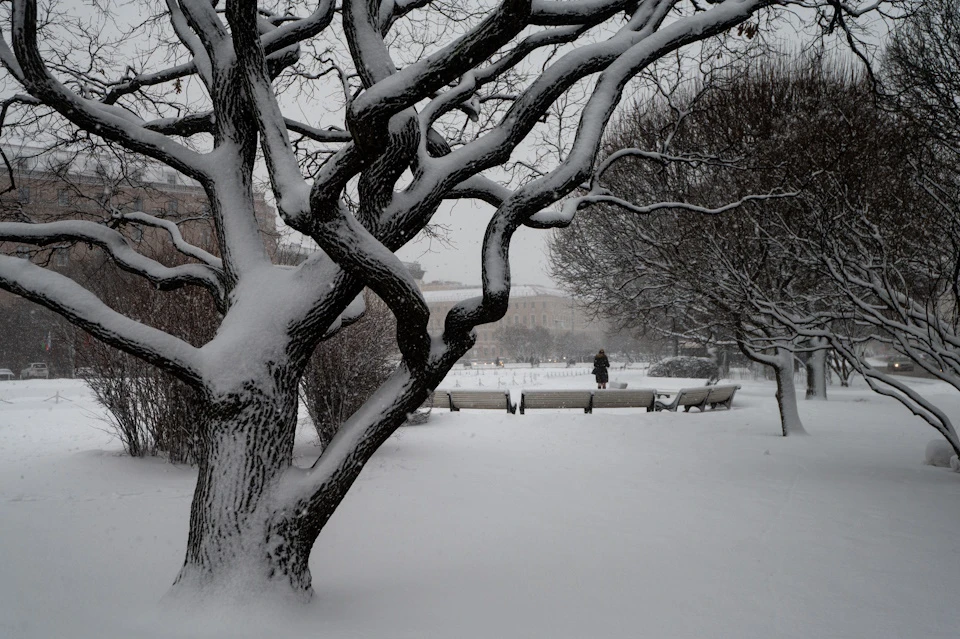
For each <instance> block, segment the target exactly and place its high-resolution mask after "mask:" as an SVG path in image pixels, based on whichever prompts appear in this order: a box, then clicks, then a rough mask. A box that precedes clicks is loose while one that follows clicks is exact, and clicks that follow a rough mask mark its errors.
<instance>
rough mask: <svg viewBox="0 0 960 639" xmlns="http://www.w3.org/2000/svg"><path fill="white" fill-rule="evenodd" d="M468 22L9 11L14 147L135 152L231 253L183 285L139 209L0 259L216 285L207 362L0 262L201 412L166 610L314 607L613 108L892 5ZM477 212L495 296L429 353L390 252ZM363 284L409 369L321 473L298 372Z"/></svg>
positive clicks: (719, 7)
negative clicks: (97, 257)
mask: <svg viewBox="0 0 960 639" xmlns="http://www.w3.org/2000/svg"><path fill="white" fill-rule="evenodd" d="M466 4H467V3H454V2H448V1H446V0H435V1H430V0H344V1H343V2H341V3H335V2H333V1H332V0H317V1H316V2H307V1H306V0H304V1H298V0H293V1H290V2H283V3H280V2H264V3H257V2H253V1H252V0H245V1H244V0H228V1H227V2H225V3H222V2H218V1H217V0H213V1H211V0H167V1H166V2H165V3H163V4H162V6H161V7H160V8H157V7H156V5H153V4H146V3H144V4H143V5H142V8H143V10H144V12H145V14H144V15H137V16H134V17H132V18H131V19H130V21H129V22H125V21H124V20H123V19H122V14H120V13H111V12H110V11H109V8H110V4H109V3H107V2H97V3H89V4H88V3H83V4H79V5H78V6H72V5H70V4H69V3H57V2H52V1H51V2H44V3H42V4H40V3H38V2H37V0H12V1H11V2H4V3H3V4H2V8H0V10H2V11H3V22H4V24H5V28H4V33H3V35H4V37H3V39H2V41H0V62H2V64H3V67H4V68H5V70H6V78H5V86H6V87H7V88H8V89H9V91H8V93H7V99H6V101H5V103H4V109H3V112H2V114H0V118H2V119H3V122H4V124H5V127H6V129H5V130H9V128H10V127H11V126H12V125H19V126H20V127H21V128H22V131H21V134H23V135H27V134H28V133H27V130H28V129H29V128H30V127H31V126H33V135H35V136H36V137H37V138H38V139H40V138H43V136H56V137H58V140H64V139H66V141H67V142H70V143H77V144H79V143H86V142H87V141H93V142H95V143H97V144H103V145H105V146H106V147H107V148H110V149H121V150H123V151H124V152H126V153H132V154H135V155H139V156H142V157H144V158H147V159H149V160H150V161H151V162H158V163H161V164H163V165H166V166H167V167H169V168H170V169H171V170H173V171H175V172H179V173H180V174H182V175H183V176H186V177H187V178H189V179H192V180H195V181H196V182H197V183H199V184H200V185H201V186H202V187H203V189H204V190H205V192H206V194H207V197H208V199H209V208H210V210H209V214H210V216H211V217H212V219H213V221H214V225H215V230H216V240H217V245H218V248H219V254H218V255H213V254H211V253H209V252H207V251H202V250H199V249H197V248H196V247H193V246H190V245H189V244H188V243H186V242H185V241H184V240H183V238H182V237H179V236H178V235H177V234H176V233H174V232H171V233H170V239H171V243H172V244H173V246H174V247H175V248H176V249H177V250H179V251H181V252H182V253H183V254H184V255H185V256H186V257H187V258H188V261H187V263H184V264H180V265H177V266H167V265H165V264H162V263H160V262H157V261H155V260H153V259H151V258H150V257H148V256H145V255H143V254H140V253H138V252H137V250H136V248H135V247H134V246H132V245H131V244H130V243H128V242H127V241H126V240H125V239H124V236H123V235H121V234H120V233H119V232H118V231H117V230H116V229H115V228H114V226H115V223H116V222H117V221H118V220H119V221H122V222H123V223H125V224H146V225H154V226H159V227H161V228H164V224H163V220H159V219H157V218H156V217H151V216H150V215H148V214H146V213H143V212H135V213H132V214H131V213H124V212H120V211H117V212H115V214H114V215H115V216H116V219H114V220H110V222H112V223H113V224H108V223H99V222H97V221H95V220H89V219H71V218H70V217H69V215H68V214H67V212H66V211H64V216H63V217H62V218H61V219H52V220H46V221H5V222H2V223H0V241H3V242H6V243H7V244H6V246H10V245H11V244H10V243H19V244H23V245H46V244H49V243H52V242H66V243H69V242H82V243H87V244H90V245H92V246H95V247H98V249H99V250H100V251H102V252H103V253H104V254H105V255H107V256H108V257H109V258H110V259H112V260H113V261H114V262H116V264H117V265H118V266H119V267H120V268H123V269H124V270H127V271H129V272H131V273H134V274H137V275H140V276H142V277H143V278H145V279H146V280H148V281H150V282H152V283H153V284H155V285H156V286H157V287H158V288H159V289H170V288H177V287H182V286H193V287H200V288H201V289H203V290H205V291H206V292H207V293H208V294H209V296H210V299H211V303H212V304H213V305H215V306H216V307H217V308H218V309H219V310H220V311H221V313H222V320H221V323H220V326H219V329H218V331H217V333H216V336H215V337H214V338H213V339H212V340H210V341H209V342H207V343H205V344H203V345H201V346H193V345H191V344H188V343H186V342H185V341H183V340H181V339H178V338H176V337H175V336H173V335H171V334H169V333H166V332H164V331H162V330H159V329H158V328H155V327H153V326H151V325H150V323H149V318H135V317H129V316H126V315H124V314H122V313H120V312H117V311H116V310H114V309H112V308H111V307H110V306H109V305H108V304H106V303H105V302H104V301H103V300H101V299H99V298H97V297H96V296H95V295H93V294H92V293H90V292H89V291H87V290H86V289H84V288H83V287H82V286H80V285H79V284H78V283H77V282H75V281H73V280H71V279H69V278H67V277H65V276H62V275H60V274H58V273H56V272H54V271H52V270H48V269H45V268H43V267H42V266H40V265H38V264H35V263H33V262H31V261H29V260H23V259H17V258H15V257H12V256H9V255H0V287H2V288H4V289H6V290H8V291H11V292H13V293H16V294H18V295H21V296H23V297H25V298H28V299H30V300H33V301H35V302H37V303H39V304H41V305H44V306H46V307H47V308H50V309H52V310H54V311H56V312H58V313H60V314H61V315H63V316H64V317H66V318H67V319H68V320H69V321H71V322H73V323H74V324H75V325H76V326H78V327H80V328H81V329H83V330H85V331H87V332H88V333H90V334H91V335H92V336H94V337H96V338H97V339H100V340H102V341H104V342H106V343H108V344H110V345H112V346H115V347H116V348H119V349H121V350H124V351H126V352H128V353H130V354H132V355H135V356H137V357H140V358H142V359H144V360H145V361H147V362H150V363H152V364H154V365H156V366H158V367H160V368H162V369H164V370H166V371H168V372H170V373H172V374H174V375H176V376H177V377H178V378H179V379H181V380H183V381H184V382H186V383H187V384H189V385H191V386H192V387H193V388H195V389H196V390H197V391H198V392H199V393H200V394H201V396H202V398H203V404H204V406H205V409H204V410H203V411H202V414H200V415H198V416H197V419H198V432H199V436H200V438H201V447H202V450H201V453H200V460H199V479H198V482H197V488H196V492H195V496H194V500H193V505H192V508H191V516H190V530H189V537H188V542H187V552H186V559H185V562H184V565H183V567H182V569H181V571H180V574H179V576H178V577H177V580H176V583H175V585H174V587H173V594H174V595H178V594H179V595H184V594H185V593H189V592H194V591H195V589H205V590H206V591H207V592H211V591H213V592H223V593H224V594H227V593H234V592H235V589H236V588H237V587H242V588H243V590H244V591H245V592H246V593H248V594H249V593H254V592H260V593H269V592H273V593H278V594H289V593H291V592H292V593H296V594H298V595H300V596H301V597H309V596H310V594H311V592H312V589H311V576H310V569H309V564H308V561H309V556H310V549H311V547H312V546H313V544H314V541H315V540H316V539H317V537H318V535H319V534H320V531H321V530H322V529H323V527H324V526H325V524H326V523H327V521H328V520H329V519H330V517H331V515H332V514H333V512H334V511H335V509H336V508H337V507H338V505H339V504H340V503H341V501H342V500H343V498H344V496H345V495H346V494H347V491H348V490H349V489H350V487H351V485H352V484H353V482H354V481H355V480H356V478H357V476H358V475H359V473H360V471H361V469H362V468H363V466H364V464H365V463H366V462H367V460H369V459H370V456H371V455H372V454H373V453H374V452H375V451H376V450H377V448H378V447H379V446H380V445H381V444H382V443H383V442H384V441H385V440H386V438H387V437H389V436H390V435H391V434H392V433H393V432H394V430H395V429H396V428H397V427H398V426H399V425H401V424H402V423H403V422H404V420H405V418H406V416H407V414H408V413H410V412H412V411H413V410H415V409H416V407H417V406H419V405H420V404H421V403H422V402H423V401H424V399H425V398H426V397H427V396H428V395H429V393H430V391H431V389H433V388H435V387H436V385H437V384H438V383H439V382H440V381H441V380H442V379H443V377H444V375H445V374H446V373H447V372H448V371H449V369H450V368H451V366H453V364H454V362H456V361H457V360H458V359H459V358H460V357H461V356H462V355H463V354H464V353H466V352H467V351H468V350H469V349H470V348H471V346H472V345H473V343H474V341H475V332H474V329H475V327H476V326H478V325H481V324H485V323H489V322H493V321H496V320H498V319H500V318H501V317H502V316H503V315H504V313H505V311H506V309H507V304H508V298H509V294H510V269H509V250H510V242H511V238H512V237H513V234H514V233H515V231H516V230H517V229H518V228H520V227H521V226H528V227H534V228H540V229H548V228H553V227H556V226H559V225H564V224H567V223H569V221H570V218H571V216H572V212H571V211H570V210H561V211H552V210H551V207H552V206H554V205H555V203H556V202H558V201H559V200H560V199H562V198H564V197H565V196H567V195H568V194H570V193H571V192H573V191H574V190H575V189H577V188H579V187H581V185H583V184H584V183H585V181H586V180H587V179H588V178H589V176H590V174H591V171H592V169H593V167H594V160H595V158H596V155H597V151H598V148H599V146H600V143H601V139H602V136H603V132H604V128H605V125H606V123H607V122H608V121H609V119H610V118H611V115H612V114H613V113H614V110H615V109H616V108H617V105H618V103H619V101H620V98H621V95H622V93H623V92H624V90H625V88H626V87H628V86H631V85H630V82H631V81H632V80H634V79H635V78H637V77H638V75H639V74H641V73H642V72H644V71H645V70H647V69H649V68H650V65H651V64H653V63H654V62H655V61H657V60H658V59H661V58H663V57H664V56H667V55H670V54H673V53H674V52H676V51H678V50H680V49H682V48H684V47H688V46H697V43H701V42H703V41H705V40H708V39H712V41H714V42H717V39H718V38H721V39H726V40H727V44H728V45H729V46H728V47H720V48H719V49H717V50H718V51H723V50H730V49H731V48H736V43H737V39H738V38H741V39H742V38H745V37H747V36H752V35H753V34H755V33H756V32H757V30H758V29H760V30H764V29H766V28H767V27H768V26H769V25H771V24H774V23H776V21H777V19H778V18H779V17H780V16H782V15H783V13H784V12H786V11H789V10H790V9H792V8H797V10H798V11H800V12H801V14H802V15H801V19H802V18H803V17H804V16H805V17H806V18H808V19H810V21H811V24H824V25H827V27H828V29H831V30H835V29H836V28H838V27H839V28H840V29H846V28H847V27H848V26H849V24H850V23H851V21H853V20H854V19H855V18H857V17H860V16H861V15H863V14H864V13H866V12H870V11H873V10H876V9H877V8H881V7H883V6H884V5H886V4H888V3H886V2H884V1H883V0H867V1H864V2H859V1H856V0H854V1H852V2H837V1H835V0H824V1H823V2H819V1H817V0H814V1H813V2H804V3H795V2H792V1H788V0H723V1H717V0H706V1H705V2H699V1H694V0H640V1H637V0H581V1H567V2H559V1H557V2H555V1H550V0H504V1H503V2H478V3H470V4H469V6H463V5H466ZM93 11H97V13H90V12H93ZM76 12H87V13H85V14H82V15H77V14H76ZM150 12H153V13H155V14H156V15H152V14H151V13H150ZM125 25H128V26H125ZM738 25H745V28H744V29H741V30H740V33H739V35H738V34H737V32H736V31H735V30H734V31H731V30H732V29H734V28H735V27H737V26H738ZM128 27H129V28H128ZM746 27H749V28H746ZM570 105H575V107H576V108H574V109H573V111H574V113H573V114H572V115H573V116H574V117H573V119H569V117H568V116H570V115H571V109H570V108H569V107H570ZM334 116H336V117H337V118H339V119H338V120H337V121H333V119H332V118H333V117H334ZM557 132H567V133H569V134H570V135H569V137H567V136H562V137H560V138H558V137H557ZM530 142H533V143H536V144H535V145H534V147H535V148H534V150H535V151H536V152H538V155H537V162H536V166H535V170H534V171H531V172H529V173H528V174H526V176H519V179H517V180H511V179H510V177H511V173H510V172H502V171H499V172H498V171H494V170H495V169H498V167H499V168H504V167H505V168H508V169H510V168H514V169H516V170H518V171H522V169H523V163H520V162H516V163H513V162H512V159H513V160H517V159H519V158H522V157H523V155H524V152H525V147H524V146H523V145H524V144H528V143H530ZM261 156H262V160H263V166H264V167H265V168H264V171H265V175H266V177H267V180H268V183H269V187H270V189H271V190H272V192H273V196H274V198H275V202H276V206H277V209H278V211H279V214H280V217H281V218H282V220H283V222H284V223H285V224H286V225H287V227H289V228H290V229H293V230H296V231H298V232H299V233H302V234H303V235H305V236H307V237H309V238H311V239H312V240H313V241H315V242H316V243H317V245H319V247H320V248H321V249H322V251H320V252H318V253H316V254H315V255H312V256H311V257H309V258H308V259H307V260H305V261H304V262H303V263H301V264H298V265H297V266H295V267H281V266H278V265H274V264H273V263H272V260H271V256H270V255H269V252H268V251H267V250H266V248H265V245H264V240H263V238H262V237H261V236H260V233H259V230H258V228H257V224H256V219H255V214H254V213H255V212H254V189H255V185H256V182H257V179H258V174H257V173H256V171H257V167H258V157H261ZM463 198H474V199H479V200H482V201H484V202H486V203H487V204H489V205H490V206H491V207H492V208H491V210H490V213H489V222H488V224H487V227H486V232H485V235H484V237H483V240H482V247H481V248H480V251H479V259H480V260H481V262H482V266H483V278H482V279H483V282H482V284H483V294H482V296H481V297H477V298H474V299H469V300H465V301H463V302H461V303H459V304H457V305H456V306H454V307H453V308H452V309H451V310H450V311H449V313H448V314H447V316H446V318H445V321H444V325H443V330H442V331H439V332H437V333H430V332H429V331H428V319H429V310H428V308H427V305H426V303H425V302H424V299H423V297H422V295H421V294H420V292H419V291H418V289H417V287H416V284H415V282H414V280H413V278H412V277H411V276H410V275H409V274H408V273H407V272H406V270H405V269H404V268H403V265H402V264H401V262H400V261H399V260H398V258H397V257H396V256H395V252H396V251H397V250H398V249H399V248H401V247H402V246H404V245H405V244H407V243H408V242H410V241H411V240H412V239H413V238H414V237H416V236H417V234H418V233H420V232H421V231H423V229H424V228H426V227H427V226H428V225H429V224H430V221H431V218H432V216H433V215H434V213H435V212H436V211H437V209H438V207H439V206H440V205H441V204H442V203H443V202H444V201H447V200H456V199H463ZM364 287H369V288H370V289H371V290H373V291H374V292H375V293H376V294H377V296H379V297H380V298H381V299H382V300H383V301H384V302H385V303H386V304H387V305H388V307H389V308H390V310H391V311H392V313H393V314H394V316H395V317H396V321H397V333H396V338H397V347H398V349H399V352H400V354H401V358H402V359H401V362H400V364H399V366H398V367H397V369H396V371H395V372H394V373H393V374H392V375H391V377H390V378H389V379H388V380H387V381H386V382H385V383H384V384H383V385H382V386H381V387H380V388H379V389H378V390H377V391H376V392H375V393H374V394H373V396H372V397H371V398H370V399H369V400H368V402H367V403H366V404H365V405H364V406H363V407H362V408H360V409H359V410H357V411H356V412H355V413H354V414H353V416H352V417H351V418H350V419H349V420H348V421H347V422H346V423H345V424H344V425H343V426H342V428H341V429H340V431H339V432H338V434H337V435H336V436H335V437H334V438H333V440H332V441H331V442H330V444H329V445H328V446H327V447H326V448H325V449H324V451H323V453H322V455H321V456H320V457H319V458H318V459H317V460H316V461H315V462H314V463H312V464H309V465H307V466H305V467H298V466H295V465H294V463H293V440H294V433H295V427H296V413H297V386H298V382H299V380H300V377H301V375H302V372H303V369H304V367H305V366H306V363H307V361H308V359H309V357H310V355H311V353H312V352H313V350H314V348H315V346H316V345H317V344H318V343H319V342H320V341H321V340H323V338H324V337H326V336H329V335H331V334H332V333H334V332H335V331H336V330H337V329H338V327H341V326H343V325H345V324H347V323H350V322H352V321H353V320H354V319H356V318H357V317H358V316H359V315H360V314H361V313H362V311H363V308H362V299H363V298H362V296H361V292H362V290H363V288H364Z"/></svg>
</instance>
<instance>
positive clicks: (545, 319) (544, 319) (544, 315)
mask: <svg viewBox="0 0 960 639" xmlns="http://www.w3.org/2000/svg"><path fill="white" fill-rule="evenodd" d="M543 325H544V326H546V325H547V314H546V313H544V314H543Z"/></svg>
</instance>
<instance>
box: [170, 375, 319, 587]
mask: <svg viewBox="0 0 960 639" xmlns="http://www.w3.org/2000/svg"><path fill="white" fill-rule="evenodd" d="M289 377H292V376H290V375H282V374H278V375H277V376H275V378H274V379H273V380H270V383H267V384H255V383H253V382H248V383H246V384H244V385H243V388H242V390H241V391H239V392H235V393H230V394H229V395H227V396H226V397H221V398H217V399H215V400H213V401H211V403H210V406H209V409H208V411H207V414H206V415H205V416H204V419H203V430H202V437H203V442H202V445H203V451H202V456H201V459H200V465H199V466H200V467H199V476H198V478H197V487H196V491H195V493H194V497H193V504H192V506H191V510H190V532H189V536H188V540H187V553H186V559H185V561H184V564H183V567H182V569H181V570H180V574H179V575H178V576H177V579H176V581H175V582H174V585H173V587H172V588H171V591H170V593H169V595H168V597H170V598H174V599H177V598H179V599H186V600H189V599H187V598H192V597H193V596H194V595H195V594H196V593H198V592H200V591H201V590H202V592H203V593H204V594H205V595H210V594H213V595H214V596H219V597H223V598H226V599H244V598H246V597H257V598H259V597H261V596H262V595H264V594H268V593H270V592H274V593H277V594H278V595H280V596H282V597H289V596H290V594H291V593H292V594H293V596H295V597H297V598H299V599H309V598H310V596H311V594H312V588H311V578H310V569H309V567H308V560H309V553H310V548H311V547H312V545H313V541H314V540H313V539H309V540H308V539H304V538H303V536H302V534H301V527H300V526H299V525H298V524H297V523H296V517H291V516H290V515H289V514H286V513H284V512H282V510H280V509H278V507H277V502H276V501H275V500H274V499H272V497H271V495H272V491H273V490H274V489H275V488H277V487H278V484H279V482H280V479H281V477H282V475H283V473H284V472H286V471H287V470H288V469H289V468H290V465H291V461H292V456H293V440H294V435H295V433H296V419H297V401H298V400H297V389H296V382H295V381H294V379H289ZM267 389H272V390H273V391H274V392H272V393H271V392H268V391H267Z"/></svg>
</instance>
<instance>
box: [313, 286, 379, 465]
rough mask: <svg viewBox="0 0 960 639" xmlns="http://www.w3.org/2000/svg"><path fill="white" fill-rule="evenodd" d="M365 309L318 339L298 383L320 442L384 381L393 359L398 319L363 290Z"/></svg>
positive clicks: (323, 446)
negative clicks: (323, 337) (355, 320)
mask: <svg viewBox="0 0 960 639" xmlns="http://www.w3.org/2000/svg"><path fill="white" fill-rule="evenodd" d="M366 301H367V311H366V313H364V315H363V317H362V318H360V319H359V320H358V321H357V322H355V323H354V324H351V325H350V326H347V327H346V328H343V329H341V330H340V331H339V332H337V333H336V334H335V335H334V336H333V337H331V338H329V339H327V340H326V341H324V342H321V343H320V345H319V346H317V349H316V350H315V351H314V353H313V356H312V357H311V358H310V363H309V364H307V369H306V371H305V372H304V374H303V379H302V381H301V383H300V401H302V402H303V404H304V406H306V408H307V412H308V413H309V414H310V420H311V421H312V422H313V425H314V428H316V430H317V437H318V439H319V443H320V446H321V447H322V448H326V446H327V444H329V443H330V440H331V439H333V436H334V435H336V434H337V431H338V430H340V425H341V424H343V422H345V421H346V420H347V419H348V418H349V417H350V416H351V415H352V414H353V413H354V412H356V410H357V409H358V408H360V407H361V406H363V403H364V402H365V401H367V399H368V398H369V397H370V395H372V394H373V392H374V391H375V390H377V389H378V388H379V387H380V385H381V384H382V383H383V382H384V381H386V379H387V377H389V376H390V373H391V372H392V371H393V369H394V368H395V365H396V361H397V349H396V339H395V333H396V328H395V327H396V323H395V322H394V319H393V315H392V314H391V313H390V310H389V309H388V308H387V307H386V305H385V304H384V303H383V302H381V301H380V300H379V299H377V298H375V297H374V296H373V295H369V294H368V295H367V300H366Z"/></svg>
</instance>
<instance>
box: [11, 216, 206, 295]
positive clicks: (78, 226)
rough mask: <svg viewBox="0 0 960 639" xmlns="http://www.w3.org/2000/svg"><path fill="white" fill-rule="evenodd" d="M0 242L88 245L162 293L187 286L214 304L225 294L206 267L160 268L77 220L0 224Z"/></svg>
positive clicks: (110, 234)
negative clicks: (198, 289)
mask: <svg viewBox="0 0 960 639" xmlns="http://www.w3.org/2000/svg"><path fill="white" fill-rule="evenodd" d="M0 240H2V241H7V242H24V243H27V244H35V245H38V246H45V245H47V244H52V243H55V242H89V243H90V244H95V245H96V246H99V247H100V248H102V249H103V250H104V251H106V253H107V254H108V255H109V256H110V257H111V258H112V259H113V261H114V262H116V264H117V266H119V267H120V268H122V269H123V270H125V271H128V272H130V273H134V274H136V275H140V276H142V277H144V278H146V279H147V280H149V281H150V282H153V283H154V284H156V285H157V286H158V287H160V288H162V289H174V288H179V287H181V286H184V285H187V284H191V285H197V286H203V287H205V288H206V289H207V290H209V291H210V292H211V293H212V294H213V295H214V299H215V300H216V301H217V302H218V303H222V302H223V299H224V296H225V291H224V285H223V281H222V279H221V272H220V270H219V269H218V268H214V267H213V266H211V265H210V264H183V265H180V266H173V267H170V266H164V265H163V264H161V263H160V262H157V261H155V260H152V259H150V258H148V257H146V256H145V255H142V254H140V253H138V252H137V251H135V250H134V249H133V247H131V246H130V244H129V243H128V242H127V239H126V238H125V237H124V236H123V235H121V234H120V233H119V232H117V231H115V230H113V229H111V228H108V227H106V226H103V225H100V224H95V223H93V222H85V221H80V220H64V221H60V222H45V223H41V224H27V223H23V222H0Z"/></svg>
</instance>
